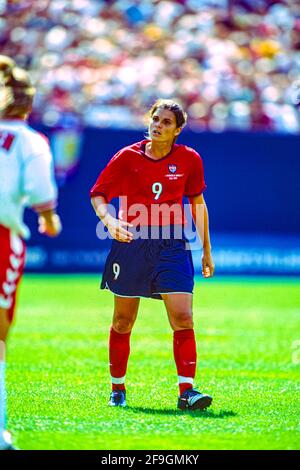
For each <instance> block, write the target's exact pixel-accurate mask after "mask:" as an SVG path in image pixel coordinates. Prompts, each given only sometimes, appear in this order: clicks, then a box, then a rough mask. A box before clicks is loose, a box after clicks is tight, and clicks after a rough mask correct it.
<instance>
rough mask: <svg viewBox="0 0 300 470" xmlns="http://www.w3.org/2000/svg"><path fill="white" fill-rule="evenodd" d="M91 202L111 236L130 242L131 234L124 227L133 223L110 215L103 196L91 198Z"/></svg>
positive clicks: (120, 240)
mask: <svg viewBox="0 0 300 470" xmlns="http://www.w3.org/2000/svg"><path fill="white" fill-rule="evenodd" d="M91 203H92V206H93V208H94V210H95V212H96V214H97V216H98V217H99V219H100V220H101V222H102V223H103V224H104V225H105V227H107V230H108V231H109V233H110V234H111V236H112V237H113V238H114V239H115V240H117V241H119V242H124V243H130V242H131V240H132V239H133V235H132V233H131V232H129V230H127V229H126V227H132V226H133V225H132V224H130V223H128V222H126V221H123V220H119V219H116V218H115V217H113V216H112V215H110V214H109V212H108V209H107V202H106V200H105V198H104V197H103V196H96V197H93V198H91Z"/></svg>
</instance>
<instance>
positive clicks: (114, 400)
mask: <svg viewBox="0 0 300 470" xmlns="http://www.w3.org/2000/svg"><path fill="white" fill-rule="evenodd" d="M108 406H122V407H124V406H126V392H125V390H114V391H113V392H111V394H110V399H109V402H108Z"/></svg>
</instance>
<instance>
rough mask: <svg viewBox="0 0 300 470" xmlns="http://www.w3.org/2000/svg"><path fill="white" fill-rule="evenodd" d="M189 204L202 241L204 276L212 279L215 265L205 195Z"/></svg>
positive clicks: (195, 197)
mask: <svg viewBox="0 0 300 470" xmlns="http://www.w3.org/2000/svg"><path fill="white" fill-rule="evenodd" d="M189 203H190V206H191V212H192V217H193V220H194V222H195V226H196V229H197V233H198V235H199V237H200V239H201V241H202V247H203V255H202V274H203V276H204V277H212V276H213V274H214V270H215V265H214V262H213V259H212V255H211V243H210V235H209V217H208V210H207V206H206V203H205V200H204V197H203V194H199V195H198V196H194V197H190V198H189Z"/></svg>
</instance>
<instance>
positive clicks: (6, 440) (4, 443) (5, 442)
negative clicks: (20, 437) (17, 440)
mask: <svg viewBox="0 0 300 470" xmlns="http://www.w3.org/2000/svg"><path fill="white" fill-rule="evenodd" d="M0 450H17V449H16V447H14V446H13V445H12V441H11V435H10V433H9V432H8V431H3V433H2V438H1V442H0Z"/></svg>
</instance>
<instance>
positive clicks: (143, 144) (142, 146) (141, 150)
mask: <svg viewBox="0 0 300 470" xmlns="http://www.w3.org/2000/svg"><path fill="white" fill-rule="evenodd" d="M148 142H150V140H142V141H141V142H140V144H139V147H140V148H139V153H140V155H141V156H142V157H144V158H146V159H147V160H149V161H150V162H153V163H157V162H161V161H162V160H165V159H166V158H168V157H169V156H170V155H171V154H173V153H174V152H176V150H177V148H178V147H179V145H178V144H173V145H172V147H171V150H170V152H169V153H168V154H167V155H165V156H164V157H161V158H158V159H157V160H154V158H150V157H148V155H146V153H145V150H146V144H147V143H148Z"/></svg>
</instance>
